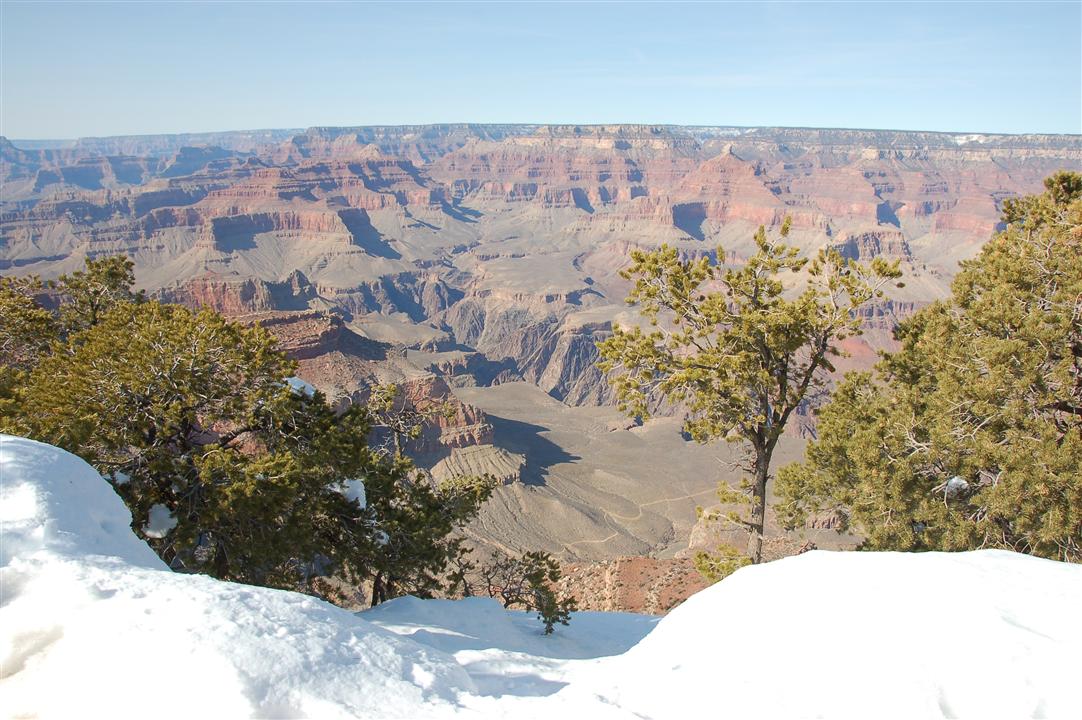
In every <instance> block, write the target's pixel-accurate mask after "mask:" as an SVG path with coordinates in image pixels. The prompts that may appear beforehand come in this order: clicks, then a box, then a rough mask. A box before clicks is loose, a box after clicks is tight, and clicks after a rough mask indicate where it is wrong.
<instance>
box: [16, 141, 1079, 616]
mask: <svg viewBox="0 0 1082 720" xmlns="http://www.w3.org/2000/svg"><path fill="white" fill-rule="evenodd" d="M0 161H2V162H0V182H2V183H3V197H2V203H0V212H2V218H0V223H2V224H0V272H2V273H3V274H7V275H16V274H18V275H25V274H31V273H34V274H38V275H40V276H41V277H43V278H46V279H49V278H54V277H56V276H58V275H59V274H62V273H65V272H70V271H73V270H76V269H78V268H79V267H81V266H82V264H83V261H84V259H85V258H88V257H90V258H93V257H101V256H106V255H114V254H124V255H127V256H128V257H129V258H131V259H132V260H133V261H134V263H135V270H136V276H137V279H138V282H139V284H140V287H142V288H143V289H145V290H146V291H147V292H148V293H149V294H150V295H151V296H153V297H155V298H158V299H161V300H163V301H168V302H176V303H182V304H185V305H188V306H192V307H198V306H209V307H211V308H213V309H215V310H217V311H220V312H222V313H224V314H227V315H229V316H231V317H234V318H236V319H238V320H241V321H243V322H246V323H260V324H262V325H264V326H265V327H266V328H268V329H269V330H270V331H271V332H273V333H274V334H275V335H276V336H277V337H278V338H279V341H280V343H281V345H282V347H283V348H284V349H286V350H287V351H288V352H289V353H290V354H291V355H292V356H293V357H295V358H296V359H297V360H298V361H299V364H300V373H299V374H300V376H301V377H302V378H304V379H305V380H307V381H309V382H311V383H312V384H313V385H315V386H316V387H318V388H320V389H321V390H323V391H324V392H325V393H326V395H327V396H328V398H329V399H331V400H332V401H334V402H363V401H364V398H365V397H366V394H367V393H368V392H369V389H370V388H371V387H372V386H373V385H375V384H379V383H395V384H397V385H398V386H399V387H400V388H401V389H402V393H403V397H404V400H405V401H406V402H409V403H411V404H412V405H414V406H417V407H427V406H436V405H440V404H446V405H448V406H449V407H450V412H448V413H445V414H440V415H438V416H436V417H434V418H432V419H431V420H430V421H428V423H427V424H426V425H425V427H424V428H423V432H422V434H421V435H420V437H418V438H416V439H415V440H414V441H413V442H412V443H411V447H410V454H411V455H412V456H413V457H414V459H415V460H416V462H417V463H418V464H419V465H420V466H421V467H424V468H426V469H428V470H429V471H430V472H431V473H432V475H433V476H434V477H436V478H440V477H444V476H450V475H454V474H460V473H490V474H493V475H495V476H496V477H498V478H499V479H500V480H502V483H503V484H502V485H501V487H499V489H498V490H497V492H496V494H495V496H494V498H493V499H492V500H491V501H489V502H488V503H487V504H486V506H485V507H484V509H483V511H482V514H481V516H480V517H479V518H478V520H477V521H476V522H474V523H473V524H472V525H471V526H470V527H469V528H468V533H469V535H470V537H471V539H472V540H473V541H475V542H476V543H478V544H480V545H487V546H492V547H497V548H501V549H504V550H506V551H509V552H520V551H522V550H527V549H544V550H548V551H550V552H552V553H554V554H555V555H556V556H558V557H560V558H561V559H562V560H564V561H567V562H570V563H576V564H575V565H574V566H573V567H574V568H576V569H575V570H574V571H573V572H578V573H590V572H593V574H594V580H593V582H591V583H588V584H589V585H591V586H592V587H595V588H597V587H602V590H598V591H597V592H598V593H599V595H605V594H606V593H608V595H607V596H606V597H608V599H607V600H606V599H604V598H602V599H595V600H593V601H591V602H592V604H593V605H594V606H597V607H599V608H604V609H612V608H621V607H624V608H626V607H633V608H636V609H648V610H649V611H651V612H658V611H662V610H664V609H666V608H667V607H668V606H669V605H671V604H672V603H673V602H676V601H677V600H678V599H680V598H679V597H677V596H680V597H683V596H686V594H687V592H690V590H687V592H677V593H676V594H675V595H672V590H671V589H672V587H673V585H674V583H675V584H676V585H680V586H681V587H683V585H687V586H689V587H691V586H695V583H696V582H697V580H696V579H695V578H693V577H690V576H689V575H688V573H687V566H686V563H685V564H683V565H681V564H680V562H681V561H680V560H679V559H680V558H684V557H686V556H687V554H688V553H689V551H690V550H691V549H694V548H695V547H701V546H708V545H710V544H711V543H713V542H714V541H716V540H717V537H716V534H717V531H716V530H713V529H711V528H707V527H704V526H701V525H700V524H698V523H697V521H696V507H697V506H703V505H710V504H711V502H712V500H713V493H714V488H715V486H716V484H717V483H718V481H719V480H723V481H730V482H731V481H735V479H736V478H737V473H736V471H734V470H733V469H732V466H731V464H730V460H732V459H733V457H735V455H734V453H735V452H736V450H735V449H730V448H728V447H726V446H725V445H724V444H719V445H710V446H701V445H696V444H695V443H693V442H691V441H690V440H687V439H686V438H685V437H684V436H683V435H682V433H681V420H680V418H679V416H678V414H677V415H674V416H671V417H658V418H655V419H652V420H649V421H648V422H646V423H645V424H642V423H638V422H634V421H632V420H629V419H628V418H626V417H624V416H622V415H621V414H620V413H619V412H617V410H616V409H615V407H613V397H612V393H611V390H610V388H609V386H608V385H607V383H606V381H605V378H604V377H603V376H602V375H601V373H600V372H599V371H598V370H597V369H596V367H595V361H596V360H597V351H596V347H595V344H596V343H597V342H598V341H599V340H601V339H604V338H605V337H607V336H608V335H609V334H610V332H611V328H612V325H613V323H624V324H631V323H634V322H636V313H635V311H634V309H633V308H629V307H628V306H627V305H626V304H625V302H624V298H625V296H626V295H627V292H628V289H629V284H628V282H627V281H625V280H624V279H622V278H621V277H620V275H619V271H620V270H621V269H622V268H623V267H625V266H626V265H627V263H628V262H629V253H630V252H631V250H633V249H636V248H654V247H657V246H659V245H660V244H662V243H667V244H669V245H672V246H675V247H677V248H678V249H679V250H680V252H681V253H684V254H685V255H686V256H688V257H698V256H703V255H706V256H709V257H710V258H712V259H713V260H717V261H722V262H735V263H739V262H740V260H741V258H742V257H746V256H747V254H748V253H749V251H750V250H751V249H752V248H753V247H754V246H753V245H752V242H751V239H752V235H753V233H754V231H755V229H756V228H757V227H758V226H760V225H763V226H766V228H767V229H768V231H776V230H777V229H778V227H779V226H780V225H781V223H782V222H783V220H784V219H785V218H786V217H789V218H791V220H792V227H793V231H792V234H791V236H790V238H791V240H792V241H793V242H794V244H796V245H798V246H799V247H800V248H801V249H803V250H804V251H807V252H813V251H815V250H816V249H818V248H820V247H822V246H825V245H829V246H833V247H836V248H837V249H838V250H839V251H840V252H841V254H842V255H843V256H844V257H847V258H852V259H856V260H869V259H871V258H874V257H884V258H887V259H890V260H899V261H900V262H901V268H902V271H903V273H904V278H903V279H904V287H899V288H893V289H891V291H890V297H889V299H888V300H886V301H884V302H880V303H878V304H876V305H875V306H874V307H873V308H872V309H871V310H870V311H869V312H868V314H867V316H866V317H865V318H864V326H865V334H864V335H863V336H862V337H861V338H859V339H856V340H852V341H849V342H848V343H847V346H846V349H847V350H848V351H849V356H848V357H847V358H846V359H845V361H844V363H843V364H842V366H840V368H839V369H850V368H854V367H868V366H870V365H871V363H873V362H874V360H875V358H876V351H877V350H880V349H884V348H889V347H890V346H891V342H892V340H891V333H890V331H891V328H892V327H893V325H894V324H895V322H896V321H897V319H898V318H901V317H904V316H905V315H906V314H908V313H911V312H913V311H914V310H915V309H917V308H919V307H921V306H922V305H924V304H927V303H929V302H931V301H934V300H936V299H938V298H941V297H943V296H945V295H946V294H947V292H948V288H949V283H950V281H951V278H952V277H953V275H954V274H955V272H956V270H957V267H958V263H959V262H960V261H964V260H966V259H968V258H970V257H973V256H974V255H975V254H976V253H977V252H978V250H979V249H980V247H981V245H982V244H983V243H984V242H985V241H986V240H987V239H988V238H989V237H990V235H991V234H992V233H993V232H994V231H995V230H996V229H997V224H998V222H999V216H1000V211H1001V208H1002V203H1003V201H1004V200H1005V199H1007V198H1010V197H1014V196H1018V195H1022V194H1027V193H1034V192H1039V191H1040V189H1041V182H1042V180H1043V179H1044V178H1045V177H1046V176H1048V175H1050V174H1052V173H1053V172H1055V171H1057V170H1060V169H1065V168H1067V169H1072V168H1074V169H1077V168H1079V167H1080V166H1082V139H1080V137H1079V136H1077V135H993V134H951V133H930V132H895V131H870V130H869V131H863V130H816V129H799V128H738V127H677V126H639V125H616V126H540V125H429V126H388V127H350V128H334V127H314V128H309V129H307V130H300V129H292V130H265V131H248V132H221V133H208V134H191V135H158V136H131V137H107V138H86V139H80V140H77V141H70V142H49V141H16V142H14V143H13V142H11V141H9V140H7V139H4V138H0ZM811 422H812V420H811V418H805V421H804V423H803V425H801V427H798V428H796V429H795V430H794V432H793V433H791V437H789V438H787V439H786V441H785V445H784V447H782V448H781V450H780V453H781V456H782V459H783V460H787V459H796V458H799V457H800V454H801V451H802V447H803V442H804V437H803V436H804V435H806V434H807V433H809V432H813V429H812V428H811V427H810V423H811ZM812 525H813V526H809V527H807V528H805V529H804V530H803V531H802V532H799V533H790V534H788V535H786V534H784V533H782V532H781V531H780V530H779V529H778V528H777V527H774V528H773V529H772V537H773V545H772V546H771V548H770V551H771V552H773V553H774V554H775V556H776V555H780V554H789V553H792V552H794V551H795V549H796V548H799V547H800V546H801V544H802V543H805V542H808V541H812V542H815V543H817V544H819V545H820V546H823V547H836V546H839V545H845V544H846V543H847V542H849V539H848V538H846V537H845V536H838V535H837V534H836V533H834V532H833V531H832V529H831V527H830V521H829V518H825V519H823V521H822V522H820V523H813V524H812ZM627 556H632V557H638V558H640V560H638V561H629V560H619V561H616V560H614V559H615V558H622V557H627ZM602 561H604V562H602ZM591 563H602V564H600V565H597V564H594V565H592V564H591ZM591 567H592V568H594V569H593V570H591V569H590V568H591ZM621 573H623V576H622V577H623V580H621V579H620V577H621ZM628 578H631V580H630V581H629V582H631V583H632V584H633V585H636V586H638V587H639V588H640V590H641V592H640V595H641V597H638V598H637V599H624V600H620V599H613V597H612V596H614V594H619V591H618V588H619V586H623V585H625V584H626V582H625V581H628ZM674 578H677V580H674ZM680 578H682V579H680ZM652 583H653V584H656V585H657V586H658V587H659V588H661V589H660V590H658V589H656V588H653V585H652ZM604 588H608V589H607V590H606V589H604ZM652 588H653V589H652ZM666 592H668V593H670V595H672V597H671V598H668V599H666V598H664V597H661V596H662V595H665V593H666ZM651 593H652V594H651ZM659 593H660V594H659ZM646 596H649V597H646Z"/></svg>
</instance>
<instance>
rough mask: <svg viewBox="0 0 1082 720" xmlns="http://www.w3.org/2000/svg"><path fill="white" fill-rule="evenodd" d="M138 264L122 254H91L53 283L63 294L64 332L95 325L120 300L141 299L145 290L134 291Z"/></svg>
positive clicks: (61, 320)
mask: <svg viewBox="0 0 1082 720" xmlns="http://www.w3.org/2000/svg"><path fill="white" fill-rule="evenodd" d="M134 268H135V265H134V263H132V261H131V260H129V259H128V258H126V257H124V256H123V255H112V256H109V257H103V258H97V259H95V258H90V257H88V258H87V259H86V261H85V268H84V269H83V270H76V271H75V272H73V273H71V274H70V275H61V276H60V279H59V280H57V282H56V283H55V284H54V286H55V288H56V289H57V291H58V292H59V293H60V294H61V296H62V298H63V303H62V304H61V306H60V318H59V322H60V327H61V328H62V329H63V332H64V333H65V334H71V333H76V332H79V331H80V330H85V329H87V328H89V327H92V326H93V325H96V324H97V323H98V321H99V320H100V319H101V318H102V316H103V315H104V314H105V313H107V312H108V311H109V310H110V309H112V308H113V307H115V306H116V305H117V304H118V303H129V302H142V301H143V300H144V299H145V296H144V294H143V292H142V291H139V292H134V291H133V290H132V286H133V285H134V284H135V271H134Z"/></svg>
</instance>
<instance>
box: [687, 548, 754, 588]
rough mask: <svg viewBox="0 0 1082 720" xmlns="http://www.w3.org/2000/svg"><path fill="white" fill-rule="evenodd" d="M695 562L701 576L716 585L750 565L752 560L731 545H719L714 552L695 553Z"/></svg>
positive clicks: (701, 551)
mask: <svg viewBox="0 0 1082 720" xmlns="http://www.w3.org/2000/svg"><path fill="white" fill-rule="evenodd" d="M693 562H694V563H695V569H696V570H698V571H699V574H700V575H702V576H703V577H704V578H706V580H707V581H708V582H711V583H716V582H718V581H719V580H724V579H725V578H727V577H729V576H730V575H732V574H733V573H734V572H736V571H737V570H739V569H740V568H742V567H744V566H745V565H750V564H751V559H750V558H749V557H747V556H746V555H743V554H741V552H740V551H739V550H738V549H736V548H734V547H732V546H731V545H719V546H718V547H717V548H715V550H714V552H705V551H703V550H700V551H699V552H697V553H695V557H694V558H693Z"/></svg>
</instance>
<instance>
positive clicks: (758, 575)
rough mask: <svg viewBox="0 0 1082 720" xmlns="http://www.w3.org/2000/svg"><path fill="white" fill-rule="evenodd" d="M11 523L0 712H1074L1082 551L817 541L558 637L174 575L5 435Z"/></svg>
mask: <svg viewBox="0 0 1082 720" xmlns="http://www.w3.org/2000/svg"><path fill="white" fill-rule="evenodd" d="M0 523H2V525H0V564H2V567H0V583H2V586H0V593H2V598H0V658H2V667H0V678H2V679H0V716H3V717H54V718H71V717H83V718H97V717H109V718H128V717H132V718H134V717H139V718H145V717H150V718H154V719H155V720H159V719H160V718H170V717H178V718H179V717H183V718H191V717H208V718H242V717H261V718H293V717H312V718H336V717H366V718H372V717H409V718H415V717H417V718H421V717H452V716H455V717H459V716H461V717H508V718H559V719H561V720H574V719H576V718H583V717H586V718H591V720H604V719H605V718H630V717H640V718H641V717H646V718H697V717H718V716H720V717H734V718H753V717H768V718H795V717H839V718H872V717H874V718H886V717H898V718H923V717H928V718H938V717H964V718H981V719H984V718H1022V717H1052V718H1059V717H1063V718H1077V717H1082V690H1079V689H1078V688H1079V684H1078V678H1077V677H1076V676H1077V674H1078V669H1079V663H1078V658H1079V657H1082V613H1080V612H1079V608H1080V607H1082V567H1078V566H1072V565H1065V564H1061V563H1055V562H1051V561H1047V560H1039V559H1035V558H1031V557H1026V556H1021V555H1015V554H1011V553H1005V552H992V551H985V552H975V553H960V554H953V555H949V554H924V555H906V554H895V553H878V554H872V553H822V552H815V553H808V554H806V555H802V556H800V557H797V558H790V559H786V560H781V561H778V562H774V563H770V564H767V565H762V566H758V567H754V568H746V569H744V570H741V571H739V572H738V573H736V574H735V575H733V576H732V577H730V578H729V579H727V580H725V581H724V582H722V583H720V584H718V585H716V586H714V587H712V588H710V589H708V590H705V591H703V592H701V593H699V594H698V595H696V596H694V597H693V598H691V599H690V600H688V601H687V602H686V603H684V604H683V605H682V606H680V607H679V608H677V609H676V610H675V611H673V612H672V613H671V614H670V615H669V616H667V617H666V618H664V619H662V620H660V621H659V620H658V619H657V618H652V617H645V616H637V615H627V614H617V613H586V612H583V613H576V614H575V615H574V616H573V618H572V622H571V625H570V626H569V627H559V628H558V629H557V631H556V634H555V635H553V636H549V637H545V636H543V635H542V634H541V631H540V625H539V624H538V623H537V621H536V620H534V619H533V618H532V617H531V616H529V615H526V614H524V613H517V612H507V611H504V610H503V609H502V608H501V607H499V605H498V604H496V603H495V602H494V601H490V600H481V599H467V600H461V601H445V600H416V599H413V598H400V599H398V600H394V601H392V602H390V603H387V604H385V605H383V606H380V607H378V608H376V609H374V610H370V611H367V612H364V613H360V614H353V613H349V612H346V611H345V610H341V609H339V608H336V607H334V606H331V605H328V604H326V603H323V602H321V601H319V600H316V599H313V598H310V597H307V596H304V595H299V594H296V593H289V592H282V591H276V590H268V589H264V588H256V587H250V586H245V585H236V584H232V583H223V582H219V581H216V580H212V579H210V578H207V577H203V576H193V575H178V574H175V573H171V572H169V571H168V570H166V569H165V567H164V565H163V564H162V563H161V561H160V560H159V559H158V558H157V556H156V555H155V554H154V553H153V552H151V551H150V549H149V548H148V547H147V546H146V545H145V544H144V543H143V542H142V541H140V540H138V539H137V538H136V537H135V536H134V535H133V534H132V533H131V531H130V530H129V527H130V524H131V517H130V515H129V513H128V511H127V509H126V508H125V507H124V504H123V503H122V502H121V500H120V499H119V498H118V497H117V496H116V495H115V494H114V493H113V491H112V489H111V488H110V487H109V485H108V484H107V483H106V482H105V481H104V480H102V479H101V478H100V477H98V476H97V475H96V474H95V473H94V471H93V470H92V469H91V468H90V467H89V466H87V465H86V464H85V463H83V461H82V460H80V459H78V458H76V457H75V456H73V455H70V454H68V453H65V452H63V451H61V450H57V449H56V448H52V447H50V446H47V445H42V444H39V443H35V442H32V441H29V440H24V439H20V438H13V437H10V436H0Z"/></svg>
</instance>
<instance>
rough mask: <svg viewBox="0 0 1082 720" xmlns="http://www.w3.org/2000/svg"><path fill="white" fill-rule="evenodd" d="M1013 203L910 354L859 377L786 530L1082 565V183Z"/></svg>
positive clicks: (786, 475)
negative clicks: (835, 530)
mask: <svg viewBox="0 0 1082 720" xmlns="http://www.w3.org/2000/svg"><path fill="white" fill-rule="evenodd" d="M1045 186H1046V188H1047V191H1046V192H1045V193H1044V194H1042V195H1040V196H1032V197H1026V198H1021V199H1018V200H1012V201H1008V202H1007V203H1005V209H1004V221H1005V222H1006V223H1008V226H1007V229H1006V230H1005V231H1003V232H1001V233H999V234H997V235H996V236H995V237H993V238H992V239H991V240H990V241H989V242H988V244H987V245H986V246H985V247H984V249H983V250H982V252H981V254H980V256H979V257H977V258H976V259H974V260H972V261H969V262H966V263H963V265H962V269H961V272H960V273H959V274H958V276H957V278H956V279H955V281H954V284H953V287H952V296H951V298H950V299H949V300H948V301H945V302H939V303H936V304H934V305H932V306H930V307H928V308H926V309H924V310H922V311H921V312H919V313H917V314H916V315H914V316H913V317H911V318H910V319H908V320H907V321H905V322H904V323H902V325H901V327H899V328H898V331H897V338H898V340H899V341H900V342H901V349H900V350H899V351H898V352H897V353H894V354H891V355H887V356H885V357H884V359H883V360H882V361H881V362H880V363H879V365H878V366H877V367H876V370H875V373H874V374H871V373H856V374H851V375H849V376H848V377H847V378H846V380H845V381H844V382H843V383H842V384H841V386H840V387H839V388H838V390H837V391H836V392H835V394H834V397H833V399H832V400H831V402H830V404H829V405H827V406H826V407H825V408H823V410H822V412H821V415H820V419H819V426H818V427H819V439H818V441H817V442H814V443H812V444H811V445H810V446H809V448H808V453H807V461H806V462H805V463H803V464H797V465H792V466H789V467H786V468H783V469H782V471H781V472H780V473H779V483H778V492H779V506H778V510H779V517H780V518H781V519H782V520H784V521H785V522H786V523H787V524H788V525H790V526H793V525H796V524H799V523H801V522H803V521H804V520H805V518H807V517H808V515H809V514H813V513H832V514H834V515H836V516H837V517H838V518H839V519H840V520H841V526H840V527H839V529H840V530H845V529H848V528H852V529H855V530H856V531H857V532H859V533H861V534H862V535H864V536H865V538H866V540H865V543H864V546H865V547H866V548H869V549H895V550H964V549H973V548H984V547H1001V548H1009V549H1012V550H1016V551H1019V552H1026V553H1031V554H1034V555H1040V556H1043V557H1049V558H1057V559H1060V560H1066V561H1072V562H1080V561H1082V175H1079V174H1078V173H1060V174H1057V175H1055V176H1053V177H1051V178H1049V179H1048V180H1047V181H1046V182H1045Z"/></svg>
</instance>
